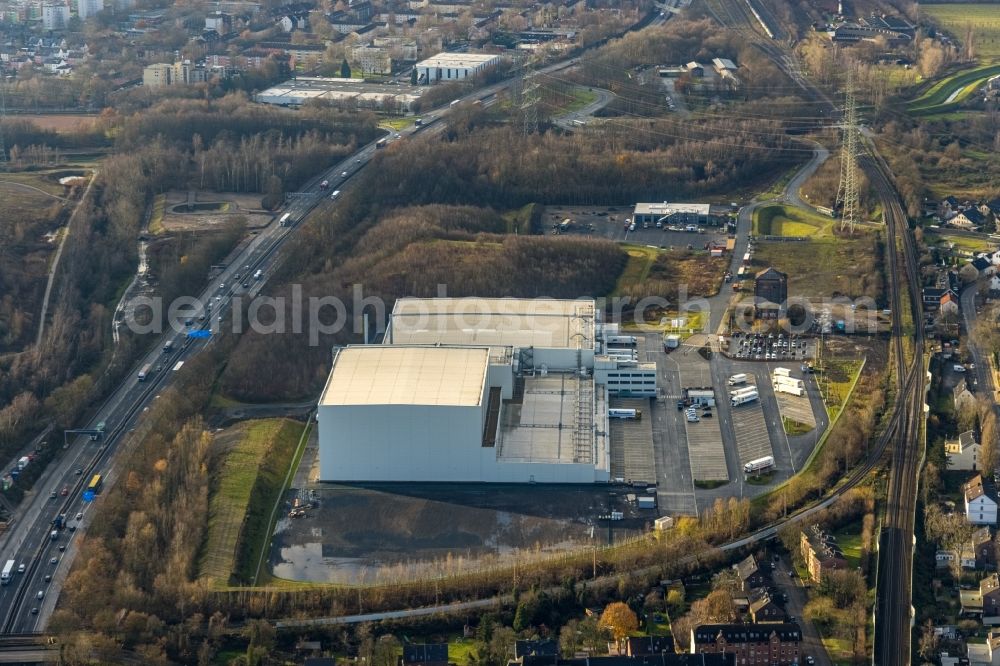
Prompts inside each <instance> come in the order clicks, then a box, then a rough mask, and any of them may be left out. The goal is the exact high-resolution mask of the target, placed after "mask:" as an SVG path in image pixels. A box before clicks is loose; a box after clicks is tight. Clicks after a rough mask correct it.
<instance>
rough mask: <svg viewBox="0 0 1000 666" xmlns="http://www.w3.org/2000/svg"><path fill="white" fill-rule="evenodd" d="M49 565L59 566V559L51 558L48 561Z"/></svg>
mask: <svg viewBox="0 0 1000 666" xmlns="http://www.w3.org/2000/svg"><path fill="white" fill-rule="evenodd" d="M49 564H59V558H58V557H53V558H52V559H51V560H49Z"/></svg>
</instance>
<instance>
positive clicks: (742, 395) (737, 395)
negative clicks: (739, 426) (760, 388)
mask: <svg viewBox="0 0 1000 666" xmlns="http://www.w3.org/2000/svg"><path fill="white" fill-rule="evenodd" d="M759 397H760V395H759V394H758V393H757V389H756V388H747V389H744V390H742V391H733V392H732V393H731V394H730V402H731V403H732V404H733V407H739V406H740V405H745V404H747V403H748V402H753V401H754V400H757V399H758V398H759Z"/></svg>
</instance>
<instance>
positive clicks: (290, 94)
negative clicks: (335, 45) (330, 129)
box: [254, 76, 420, 111]
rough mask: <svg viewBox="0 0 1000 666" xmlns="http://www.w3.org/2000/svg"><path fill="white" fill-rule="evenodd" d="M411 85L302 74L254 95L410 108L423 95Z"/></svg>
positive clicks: (285, 102) (268, 99)
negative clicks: (414, 91)
mask: <svg viewBox="0 0 1000 666" xmlns="http://www.w3.org/2000/svg"><path fill="white" fill-rule="evenodd" d="M404 90H405V91H412V90H413V89H412V88H401V87H400V86H393V85H388V84H380V83H366V82H364V81H359V80H358V79H341V78H326V77H318V76H303V77H299V78H297V79H290V80H288V81H285V82H284V83H279V84H278V85H276V86H272V87H270V88H268V89H267V90H262V91H261V92H259V93H257V94H255V95H254V101H255V102H258V103H260V104H275V105H278V106H290V107H296V106H302V105H303V104H305V103H306V102H308V101H309V100H320V101H324V102H331V103H338V102H339V103H355V104H357V106H358V107H361V108H371V109H391V110H396V111H409V109H410V105H411V104H413V102H416V101H417V100H418V99H420V95H419V94H415V93H413V92H402V91H404Z"/></svg>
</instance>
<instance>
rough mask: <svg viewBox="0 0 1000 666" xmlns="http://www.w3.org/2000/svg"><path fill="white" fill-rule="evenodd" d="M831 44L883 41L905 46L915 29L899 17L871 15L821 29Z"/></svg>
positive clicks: (912, 36)
mask: <svg viewBox="0 0 1000 666" xmlns="http://www.w3.org/2000/svg"><path fill="white" fill-rule="evenodd" d="M823 29H824V30H825V31H826V34H827V36H828V37H829V38H830V40H831V41H833V42H839V43H848V44H853V43H857V42H873V41H875V40H879V39H881V40H885V42H886V43H887V44H888V45H889V46H905V45H907V44H909V43H911V42H912V41H913V38H914V36H915V35H916V30H917V27H916V26H915V25H913V24H912V23H910V22H909V21H907V20H906V19H904V18H902V17H900V16H890V15H888V14H881V13H879V14H876V13H873V14H871V15H869V16H865V17H862V18H860V19H858V20H857V21H846V20H842V21H837V22H834V23H830V24H828V25H826V26H824V27H823Z"/></svg>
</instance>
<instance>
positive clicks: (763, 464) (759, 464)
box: [743, 456, 774, 474]
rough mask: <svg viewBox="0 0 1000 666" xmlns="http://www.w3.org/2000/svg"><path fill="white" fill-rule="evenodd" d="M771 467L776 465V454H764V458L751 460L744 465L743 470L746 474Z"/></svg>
mask: <svg viewBox="0 0 1000 666" xmlns="http://www.w3.org/2000/svg"><path fill="white" fill-rule="evenodd" d="M771 467H774V456H764V457H763V458H757V459H756V460H751V461H750V462H748V463H747V464H746V465H743V472H744V473H746V474H753V473H754V472H760V471H762V470H765V469H770V468H771Z"/></svg>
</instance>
